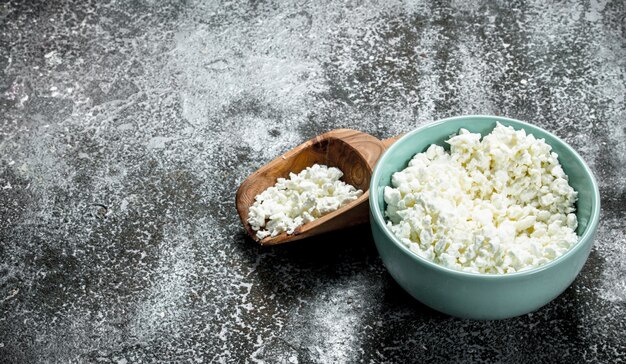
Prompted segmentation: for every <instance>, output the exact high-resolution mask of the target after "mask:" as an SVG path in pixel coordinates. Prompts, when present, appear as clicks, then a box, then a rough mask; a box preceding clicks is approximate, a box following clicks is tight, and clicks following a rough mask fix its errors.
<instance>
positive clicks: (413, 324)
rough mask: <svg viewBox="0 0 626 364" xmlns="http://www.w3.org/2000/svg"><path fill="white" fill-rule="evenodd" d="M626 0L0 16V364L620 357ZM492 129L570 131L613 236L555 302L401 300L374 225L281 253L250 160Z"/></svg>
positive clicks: (624, 318) (119, 5) (139, 4)
mask: <svg viewBox="0 0 626 364" xmlns="http://www.w3.org/2000/svg"><path fill="white" fill-rule="evenodd" d="M625 14H626V9H625V5H624V2H623V1H619V0H618V1H612V2H607V1H595V0H592V1H589V2H587V1H583V0H573V1H560V2H557V3H552V2H547V3H546V2H545V1H535V2H532V1H528V2H527V1H515V2H512V3H510V2H495V3H492V2H471V3H468V2H465V1H434V2H431V1H415V2H411V3H400V2H397V1H380V2H377V1H349V2H338V1H305V2H294V3H290V2H286V1H285V2H271V1H249V2H247V3H244V2H220V3H218V2H214V3H212V2H196V1H191V0H190V1H180V2H178V1H142V0H135V1H93V0H92V1H78V0H70V1H17V2H8V3H7V2H2V4H0V34H1V36H0V362H2V363H40V362H41V363H44V362H63V363H68V362H108V361H112V362H116V363H119V364H123V363H131V362H179V361H180V362H216V363H217V362H233V361H238V362H241V361H250V362H263V361H267V362H288V363H305V362H322V363H328V362H411V361H422V362H423V361H433V362H446V361H447V362H460V361H471V362H494V361H499V362H517V363H520V362H568V363H571V362H582V361H586V362H619V361H620V360H621V361H622V362H623V361H625V360H626V223H625V221H626V177H625V176H626V167H625V166H626V107H625V100H624V94H625V89H626V82H625V80H624V74H625V73H626V72H625V71H626V70H625V68H626V67H625V66H626V45H625V43H626V42H625V39H626V36H625V32H626V30H625V29H626V20H625ZM472 113H483V114H496V115H504V116H509V117H514V118H518V119H522V120H526V121H530V122H533V123H535V124H538V125H540V126H542V127H544V128H546V129H548V130H550V131H552V132H554V133H556V134H557V135H558V136H560V137H562V138H564V139H565V140H566V141H567V142H569V143H570V144H571V145H572V146H573V147H574V148H576V149H577V150H578V151H579V153H580V154H581V155H582V156H583V157H584V158H585V160H586V161H587V162H588V164H589V165H590V167H591V168H592V169H593V171H594V172H595V173H596V176H597V178H598V182H599V183H600V187H601V194H602V204H603V207H602V222H601V224H600V228H599V232H598V239H597V241H596V244H595V247H594V250H593V251H592V253H591V256H590V258H589V261H588V262H587V265H586V266H585V267H584V268H583V271H582V273H581V275H580V276H579V277H578V279H577V280H576V281H575V282H574V284H573V285H572V286H571V287H570V288H569V289H568V290H567V291H566V292H565V293H563V294H562V295H561V296H560V297H559V298H557V299H556V300H555V301H554V302H552V303H551V304H549V305H547V306H546V307H544V308H542V309H540V310H539V311H537V312H535V313H532V314H529V315H526V316H522V317H519V318H515V319H511V320H506V321H496V322H474V321H464V320H459V319H455V318H451V317H448V316H445V315H442V314H439V313H437V312H434V311H432V310H430V309H428V308H426V307H424V306H423V305H421V304H420V303H418V302H416V301H415V300H413V299H412V298H410V297H409V296H408V295H407V294H405V293H404V292H403V291H402V290H401V289H400V288H399V287H398V286H397V285H396V284H395V283H394V282H393V280H392V279H391V278H390V276H389V275H388V274H387V272H386V271H385V269H384V267H383V266H382V264H381V261H380V259H379V258H378V256H377V254H376V251H375V248H374V246H373V243H372V240H371V237H370V233H369V230H368V229H369V228H368V227H367V226H363V227H359V228H355V229H352V230H350V231H346V232H339V233H333V234H330V235H327V236H325V237H321V238H319V239H310V240H308V241H302V242H300V243H297V244H293V245H287V246H280V247H276V248H271V249H262V248H260V247H257V246H256V245H255V244H254V243H253V242H252V241H251V240H250V239H249V238H247V237H246V236H245V235H244V231H243V228H242V226H241V225H240V222H239V221H238V218H237V215H236V212H235V209H234V195H235V190H236V188H237V186H238V185H239V183H240V182H241V181H242V180H243V179H244V178H245V177H246V176H247V175H248V174H249V173H251V172H252V171H254V170H255V169H256V168H258V167H260V166H261V165H263V164H264V163H266V162H268V161H269V160H271V159H273V158H274V157H275V156H277V155H279V154H280V153H282V152H283V151H285V150H287V149H289V148H291V147H293V146H295V145H297V144H299V143H301V142H303V141H305V140H307V139H309V138H310V137H312V136H314V135H316V134H318V133H321V132H324V131H327V130H330V129H334V128H338V127H350V128H354V129H358V130H362V131H365V132H369V133H371V134H373V135H375V136H378V137H381V138H382V137H389V136H393V135H395V134H397V133H401V132H405V131H409V130H411V129H414V128H415V127H417V126H419V125H422V124H424V123H426V122H429V121H432V120H435V119H438V118H443V117H447V116H453V115H461V114H472Z"/></svg>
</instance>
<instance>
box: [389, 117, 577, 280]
mask: <svg viewBox="0 0 626 364" xmlns="http://www.w3.org/2000/svg"><path fill="white" fill-rule="evenodd" d="M480 137H481V136H480V134H474V133H470V132H468V131H467V130H465V129H461V130H460V132H459V134H458V135H456V136H453V137H451V138H450V139H449V140H448V141H447V143H448V144H449V145H450V152H446V151H445V150H444V148H443V147H441V146H438V145H435V144H433V145H431V146H430V147H429V148H428V149H427V150H426V152H424V153H419V154H416V155H415V156H414V157H413V159H412V160H411V161H410V162H409V165H408V167H407V168H406V169H404V170H402V171H400V172H397V173H394V175H393V176H392V181H391V182H392V186H393V187H386V188H385V191H384V198H385V202H386V203H387V210H386V215H387V217H388V218H389V221H388V227H389V229H391V231H392V232H393V233H394V234H395V235H396V236H397V237H398V238H399V239H400V240H401V241H402V242H403V243H404V244H406V245H407V246H408V247H409V249H410V250H411V251H413V252H414V253H415V254H417V255H419V256H422V257H424V258H426V259H429V260H431V261H433V262H436V263H438V264H441V265H443V266H446V267H449V268H453V269H457V270H462V271H468V272H475V273H512V272H517V271H521V270H525V269H529V268H532V267H537V266H540V265H542V264H545V263H547V262H549V261H550V260H553V259H555V258H557V257H558V256H560V255H562V254H563V253H565V252H566V251H567V250H568V249H570V248H571V247H572V246H573V245H574V244H575V243H576V242H577V240H578V238H577V236H576V233H575V230H576V227H577V224H578V222H577V219H576V215H575V214H574V211H575V207H574V203H575V201H576V198H577V192H576V191H574V189H573V188H572V187H571V186H570V185H569V184H568V178H567V176H566V175H565V173H563V169H562V168H561V165H560V164H559V161H558V159H557V158H558V156H557V154H556V153H554V152H551V147H550V146H549V145H548V144H546V143H545V141H544V140H543V139H536V138H535V137H534V136H533V135H532V134H528V135H527V134H526V133H525V131H524V130H517V131H516V130H514V129H513V128H512V127H505V126H503V125H501V124H499V123H498V125H497V126H496V128H495V129H494V130H493V131H492V132H491V133H490V134H489V135H487V136H485V137H484V138H483V139H482V140H481V138H480Z"/></svg>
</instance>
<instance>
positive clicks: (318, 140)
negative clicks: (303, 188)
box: [236, 129, 397, 245]
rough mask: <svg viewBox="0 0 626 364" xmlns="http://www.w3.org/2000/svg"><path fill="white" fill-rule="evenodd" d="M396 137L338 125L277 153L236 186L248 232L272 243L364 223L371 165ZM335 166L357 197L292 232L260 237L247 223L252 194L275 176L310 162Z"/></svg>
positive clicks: (366, 213) (238, 208)
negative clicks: (382, 139) (367, 132)
mask: <svg viewBox="0 0 626 364" xmlns="http://www.w3.org/2000/svg"><path fill="white" fill-rule="evenodd" d="M396 139H397V138H390V139H386V140H385V141H380V140H379V139H377V138H376V137H373V136H371V135H369V134H366V133H362V132H359V131H356V130H351V129H337V130H333V131H330V132H328V133H325V134H322V135H319V136H317V137H315V138H313V139H311V140H309V141H307V142H305V143H303V144H301V145H299V146H297V147H296V148H294V149H292V150H290V151H289V152H287V153H285V154H283V155H281V156H279V157H278V158H276V159H274V160H273V161H271V162H270V163H268V164H266V165H265V166H263V167H262V168H260V169H259V170H257V171H256V172H254V173H253V174H252V175H250V176H249V177H248V178H247V179H246V180H245V181H243V183H242V184H241V186H239V189H238V190H237V195H236V207H237V212H238V213H239V217H240V218H241V222H242V223H243V225H244V226H245V228H246V230H247V232H248V234H249V235H250V236H251V237H252V238H253V239H254V240H256V241H258V242H259V243H260V244H262V245H275V244H281V243H285V242H288V241H294V240H299V239H303V238H306V237H310V236H313V235H318V234H322V233H325V232H329V231H333V230H338V229H342V228H346V227H349V226H353V225H358V224H362V223H365V222H367V221H368V220H369V204H368V198H369V183H370V178H371V176H372V171H373V169H374V165H375V164H376V161H378V158H379V157H380V156H381V154H382V153H383V152H384V150H385V148H386V147H387V146H388V145H391V144H392V143H393V142H395V140H396ZM316 163H317V164H324V165H327V166H330V167H337V168H339V169H341V171H343V173H344V176H343V177H342V180H343V181H344V182H346V183H349V184H351V185H353V186H354V187H356V188H357V189H360V190H363V195H361V196H360V197H359V198H358V199H357V200H355V201H353V202H351V203H349V204H348V205H346V206H343V207H342V208H340V209H338V210H336V211H333V212H331V213H329V214H327V215H324V216H322V217H320V218H319V219H316V220H314V221H312V222H310V223H307V224H304V225H302V226H300V227H298V228H297V229H296V230H295V231H294V233H293V234H286V233H282V234H279V235H277V236H275V237H269V236H268V237H266V238H265V239H262V240H259V239H258V238H257V237H256V232H255V231H254V230H253V229H252V227H251V226H250V224H249V223H248V211H249V209H250V206H252V204H253V203H254V198H255V197H256V196H257V195H258V194H260V193H261V192H263V191H265V190H266V189H267V188H269V187H271V186H273V185H274V184H275V183H276V180H277V179H278V178H281V177H282V178H288V177H289V173H290V172H293V173H299V172H301V171H302V170H303V169H305V168H306V167H309V166H312V165H313V164H316Z"/></svg>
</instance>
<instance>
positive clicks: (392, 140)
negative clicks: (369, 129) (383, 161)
mask: <svg viewBox="0 0 626 364" xmlns="http://www.w3.org/2000/svg"><path fill="white" fill-rule="evenodd" d="M403 136H404V134H400V135H396V136H395V137H391V138H388V139H384V140H382V142H383V145H384V146H385V149H387V148H389V147H390V146H391V144H393V143H395V142H396V141H398V139H400V138H402V137H403Z"/></svg>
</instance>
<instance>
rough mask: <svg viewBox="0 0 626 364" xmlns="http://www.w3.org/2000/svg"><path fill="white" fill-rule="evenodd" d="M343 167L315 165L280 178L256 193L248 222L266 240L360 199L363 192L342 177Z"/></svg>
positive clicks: (257, 234)
mask: <svg viewBox="0 0 626 364" xmlns="http://www.w3.org/2000/svg"><path fill="white" fill-rule="evenodd" d="M342 176H343V172H341V170H339V168H335V167H327V166H325V165H320V164H314V165H313V166H311V167H308V168H306V169H305V170H303V171H302V172H300V173H298V174H295V173H290V174H289V179H285V178H279V179H278V180H277V182H276V185H274V186H273V187H270V188H268V189H267V190H265V191H263V192H262V193H261V194H259V195H258V196H256V198H255V202H254V204H253V205H252V206H251V207H250V210H249V213H248V223H250V226H252V229H254V230H255V231H257V233H256V236H257V237H258V238H259V239H263V238H265V237H267V236H276V235H278V234H280V233H282V232H287V234H292V233H293V232H294V230H295V229H296V228H297V227H298V226H300V225H302V224H306V223H308V222H311V221H313V220H315V219H316V218H319V217H321V216H323V215H325V214H327V213H329V212H332V211H335V210H337V209H338V208H340V207H342V206H344V205H346V204H348V203H349V202H351V201H354V200H356V199H357V198H358V197H359V196H361V195H362V194H363V191H361V190H357V189H356V188H354V186H351V185H349V184H347V183H345V182H343V181H340V180H339V179H340V178H341V177H342Z"/></svg>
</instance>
